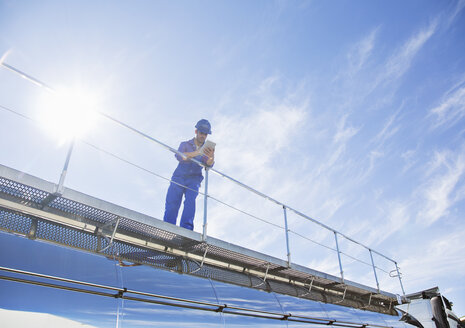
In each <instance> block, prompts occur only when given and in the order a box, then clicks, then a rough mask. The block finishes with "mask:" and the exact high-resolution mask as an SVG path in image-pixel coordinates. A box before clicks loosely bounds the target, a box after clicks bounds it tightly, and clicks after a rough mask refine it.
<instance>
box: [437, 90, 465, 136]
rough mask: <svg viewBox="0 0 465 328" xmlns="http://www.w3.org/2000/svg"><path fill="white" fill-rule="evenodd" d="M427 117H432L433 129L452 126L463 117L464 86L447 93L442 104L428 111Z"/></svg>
mask: <svg viewBox="0 0 465 328" xmlns="http://www.w3.org/2000/svg"><path fill="white" fill-rule="evenodd" d="M429 116H434V117H435V119H436V121H435V124H434V127H438V126H442V125H445V124H448V125H453V124H455V123H457V121H459V120H460V119H462V118H463V117H464V116H465V86H462V87H460V88H458V89H456V90H454V91H448V92H447V93H446V94H445V96H444V97H443V100H442V102H441V103H440V104H439V105H437V106H436V107H434V108H433V109H431V110H430V114H429Z"/></svg>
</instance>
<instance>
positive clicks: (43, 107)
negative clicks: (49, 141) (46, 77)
mask: <svg viewBox="0 0 465 328" xmlns="http://www.w3.org/2000/svg"><path fill="white" fill-rule="evenodd" d="M96 100H97V98H96V97H95V95H94V94H92V92H90V91H88V90H84V89H82V88H62V89H57V90H55V91H54V92H47V93H46V94H44V95H43V96H42V97H41V99H40V100H39V103H38V112H37V115H38V120H39V124H40V126H41V127H42V128H43V129H44V130H45V131H46V132H47V133H48V134H50V135H51V136H52V137H54V138H57V139H58V140H59V141H60V142H66V141H68V140H71V139H74V138H81V137H83V136H84V135H85V134H86V133H87V132H88V131H89V130H90V129H91V128H92V127H93V126H94V125H95V124H96V121H97V117H98V114H97V111H96V108H97V101H96Z"/></svg>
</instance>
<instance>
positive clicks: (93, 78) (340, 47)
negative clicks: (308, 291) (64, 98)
mask: <svg viewBox="0 0 465 328" xmlns="http://www.w3.org/2000/svg"><path fill="white" fill-rule="evenodd" d="M464 7H465V1H463V0H461V1H425V0H422V1H230V2H226V1H196V2H194V1H176V2H168V1H164V2H161V1H136V2H110V1H108V2H106V1H98V2H94V1H41V2H37V1H21V2H17V1H0V31H1V32H0V53H1V55H2V58H3V60H4V61H5V63H8V64H10V65H13V66H14V67H17V68H18V69H21V70H22V71H24V72H27V73H28V74H30V75H32V76H34V77H36V78H38V79H40V80H42V81H44V82H45V83H47V84H48V85H51V86H53V87H54V88H57V89H60V88H67V89H71V90H76V89H79V90H81V91H82V93H84V94H86V95H88V96H86V101H92V104H93V106H95V108H98V109H99V110H101V111H104V112H106V113H108V114H110V115H111V116H113V117H116V118H118V119H120V120H122V121H124V122H126V123H128V124H129V125H131V126H134V127H136V128H137V129H139V130H141V131H143V132H145V133H147V134H149V135H151V136H153V137H155V138H157V139H159V140H161V141H163V142H165V143H166V144H168V145H170V146H172V147H177V146H178V144H179V142H180V141H183V140H187V139H189V138H191V137H192V136H193V131H194V128H193V126H194V124H195V122H197V120H199V119H200V118H207V119H209V120H210V122H211V123H212V125H213V128H212V129H213V134H212V135H211V137H210V138H211V139H212V140H213V141H215V142H216V143H217V145H218V148H217V152H216V164H215V168H216V169H218V170H220V171H222V172H224V173H226V174H228V175H230V176H233V177H234V178H236V179H238V180H239V181H242V182H244V183H247V184H249V185H251V186H252V187H254V188H256V189H258V190H260V191H262V192H265V193H267V194H269V195H270V196H272V197H274V198H276V199H278V200H280V201H282V202H284V203H286V204H288V205H289V206H291V207H293V208H295V209H297V210H299V211H301V212H304V213H305V214H307V215H309V216H311V217H314V218H317V219H319V220H321V221H322V222H323V223H325V224H327V225H329V226H331V227H333V228H335V229H337V230H339V231H344V232H345V233H346V234H347V235H349V236H351V237H353V238H354V239H356V240H359V241H360V242H362V243H364V244H366V245H369V246H371V247H373V248H374V249H375V250H378V251H380V252H382V253H384V254H386V255H388V256H389V257H391V258H394V259H396V260H397V261H398V263H399V266H400V268H401V270H402V272H403V282H404V286H405V289H406V292H407V293H410V292H416V291H418V290H421V289H425V288H430V287H433V286H439V287H440V289H441V290H442V292H443V293H444V294H445V295H446V296H447V297H448V298H449V299H450V300H451V301H453V302H454V303H455V311H456V313H457V314H458V315H465V297H464V296H463V295H465V290H464V289H465V273H464V272H465V256H464V253H465V244H464V243H463V240H464V238H465V232H464V231H465V229H464V228H465V220H464V219H463V212H464V197H465V183H464V178H465V141H464V132H465V122H464V116H465V56H464V54H465V37H464V35H465V10H464ZM0 81H1V86H2V87H1V88H0V105H1V106H4V107H7V108H10V109H13V110H15V111H17V112H19V113H21V114H23V115H27V116H30V117H33V118H37V119H38V118H40V117H44V114H43V110H44V107H46V105H45V104H44V99H45V98H46V94H47V91H46V90H45V89H43V88H40V87H38V86H36V85H34V84H32V83H30V82H28V81H26V80H24V79H21V78H19V77H18V76H17V75H15V74H13V73H12V72H10V71H8V70H6V69H4V68H2V69H1V70H0ZM0 117H1V122H2V126H3V127H2V129H1V131H0V147H1V149H2V152H1V153H2V154H1V155H0V163H1V164H3V165H7V166H10V167H13V168H16V169H18V170H21V171H25V172H27V173H29V174H32V175H36V176H39V177H41V178H43V179H46V180H49V181H53V182H57V181H58V179H59V175H60V172H61V168H62V166H63V163H64V158H65V156H66V152H67V147H68V144H67V142H66V141H64V140H63V139H62V138H57V136H56V135H52V134H50V133H48V132H50V128H47V129H46V128H44V127H43V126H42V127H40V126H36V125H34V124H31V123H30V122H28V121H27V120H24V119H23V118H20V117H19V116H17V115H14V114H12V113H11V112H9V111H6V110H4V109H3V110H0ZM82 139H84V140H86V141H87V142H89V143H92V144H93V145H96V146H98V147H101V148H103V149H105V150H107V151H109V152H111V153H113V154H116V155H117V156H120V157H123V158H124V159H125V160H127V161H130V162H131V163H135V164H137V165H139V166H141V167H144V168H146V169H148V170H150V171H153V172H156V173H157V174H161V175H163V176H165V177H169V176H170V175H171V172H172V171H173V169H174V167H175V165H176V162H175V161H174V159H173V156H172V155H171V154H169V153H167V152H166V151H165V150H163V149H161V148H159V147H158V146H156V145H154V144H153V143H150V142H148V141H146V140H144V139H142V138H140V137H138V136H137V135H134V134H133V133H130V132H129V131H127V130H124V129H122V128H120V127H118V126H116V125H115V124H113V123H111V122H108V121H105V120H104V119H99V120H98V121H97V122H96V124H95V125H94V126H93V128H92V130H90V131H89V132H88V133H87V134H86V135H84V136H83V137H82ZM65 185H66V186H67V187H70V188H74V189H77V190H79V191H82V192H85V193H88V194H90V195H92V196H95V197H99V198H102V199H105V200H108V201H111V202H114V203H116V204H119V205H122V206H126V207H128V208H131V209H134V210H137V211H140V212H143V213H146V214H149V215H152V216H154V217H156V218H161V217H162V215H163V204H164V197H165V193H166V189H167V186H168V185H167V182H166V181H164V180H162V179H159V178H157V177H155V176H153V175H150V174H147V173H146V172H143V171H141V170H138V169H136V168H134V167H133V166H131V165H128V164H127V163H123V162H121V161H119V160H116V159H115V158H114V157H111V156H108V155H107V154H104V153H102V152H98V151H96V150H95V149H94V148H92V147H89V146H88V145H86V144H84V143H82V142H78V143H77V144H76V147H75V149H74V152H73V156H72V158H71V163H70V168H69V173H68V176H67V179H66V182H65ZM209 190H210V191H211V193H212V196H214V197H216V198H219V199H221V200H223V201H225V202H227V203H228V204H232V205H233V206H235V207H238V208H240V209H243V210H245V211H247V212H248V213H251V214H253V215H255V216H258V217H260V218H264V219H266V220H268V221H271V222H273V223H275V224H278V225H282V224H283V222H282V221H283V218H282V209H281V208H279V207H276V206H274V205H272V204H270V203H269V202H266V201H262V200H260V199H257V198H255V196H253V195H250V194H249V193H246V192H245V191H243V190H241V189H240V188H239V187H237V186H235V185H233V184H231V183H229V182H228V181H226V180H224V179H222V178H220V177H218V176H214V175H212V176H211V184H210V186H209ZM198 206H199V210H198V211H197V217H196V221H195V223H196V226H195V230H196V231H201V220H202V219H201V218H202V200H201V199H200V198H199V200H198ZM208 211H209V218H210V219H209V233H210V234H211V235H212V236H215V237H218V238H222V239H225V240H228V241H231V242H233V243H236V244H240V245H244V246H247V247H250V248H253V249H256V250H259V251H262V252H265V253H269V254H272V255H275V256H278V257H281V258H285V253H286V252H285V241H284V235H283V231H282V230H281V229H277V228H274V227H273V226H270V225H267V224H264V223H263V222H261V221H257V220H255V219H253V218H251V217H249V216H244V215H243V214H241V213H238V212H237V211H234V210H232V209H231V208H228V207H225V206H223V205H222V204H218V203H215V202H214V201H210V202H209V209H208ZM289 221H290V229H291V230H293V231H294V232H298V233H299V234H303V235H305V236H307V237H308V238H309V239H312V240H315V241H317V242H319V243H322V244H324V245H327V246H328V247H334V240H333V239H334V238H333V237H332V236H331V234H328V233H327V232H325V231H323V230H322V229H319V228H318V227H317V226H315V225H312V224H309V223H308V222H307V221H305V220H303V219H302V218H299V217H297V216H296V215H293V214H290V215H289ZM290 242H291V252H292V258H293V261H295V262H297V263H299V264H304V265H308V266H310V267H312V268H315V269H319V270H323V271H327V272H330V273H333V274H335V275H337V274H338V271H339V268H338V264H337V258H336V257H335V255H334V252H332V251H330V250H328V249H325V248H321V247H319V246H317V245H315V244H314V243H311V242H309V241H308V240H304V239H302V238H300V237H299V236H297V235H295V234H291V240H290ZM341 247H342V248H343V250H344V251H346V252H348V253H350V254H352V255H353V256H356V257H357V258H360V259H362V260H363V261H369V260H367V252H365V251H364V250H363V249H361V248H357V247H356V246H354V245H351V244H350V243H347V242H346V241H344V240H342V241H341ZM375 261H377V263H379V265H380V267H383V268H384V269H385V271H390V270H392V269H393V268H392V267H390V266H389V263H384V262H383V261H382V259H380V258H376V257H375ZM343 264H344V267H345V268H346V270H347V271H346V272H345V273H346V275H347V277H348V278H349V279H351V280H356V281H360V280H361V282H363V283H366V284H369V285H373V284H374V281H373V277H372V272H371V271H370V268H369V267H367V266H364V265H363V264H362V265H360V263H353V261H351V259H350V258H345V259H343ZM360 267H362V268H363V269H361V268H360ZM360 270H362V271H360ZM379 274H380V282H381V288H382V289H385V290H388V291H392V292H395V293H400V288H399V284H398V281H397V280H396V279H392V278H389V277H388V275H387V274H386V272H384V271H382V272H379Z"/></svg>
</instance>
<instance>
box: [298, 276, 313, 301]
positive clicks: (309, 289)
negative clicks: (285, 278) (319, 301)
mask: <svg viewBox="0 0 465 328" xmlns="http://www.w3.org/2000/svg"><path fill="white" fill-rule="evenodd" d="M314 280H315V277H312V281H310V285H309V286H308V292H306V293H305V294H302V295H300V297H303V296H307V295H308V294H310V293H311V292H312V287H313V281H314Z"/></svg>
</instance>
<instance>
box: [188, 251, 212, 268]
mask: <svg viewBox="0 0 465 328" xmlns="http://www.w3.org/2000/svg"><path fill="white" fill-rule="evenodd" d="M207 253H208V245H207V247H205V252H204V253H203V257H202V261H201V262H200V265H199V267H198V268H197V269H195V270H194V271H191V272H190V273H195V272H197V271H199V270H200V269H202V267H203V263H204V262H205V258H206V257H207Z"/></svg>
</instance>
